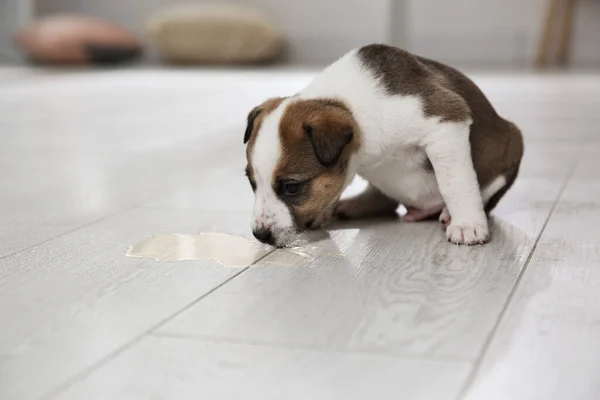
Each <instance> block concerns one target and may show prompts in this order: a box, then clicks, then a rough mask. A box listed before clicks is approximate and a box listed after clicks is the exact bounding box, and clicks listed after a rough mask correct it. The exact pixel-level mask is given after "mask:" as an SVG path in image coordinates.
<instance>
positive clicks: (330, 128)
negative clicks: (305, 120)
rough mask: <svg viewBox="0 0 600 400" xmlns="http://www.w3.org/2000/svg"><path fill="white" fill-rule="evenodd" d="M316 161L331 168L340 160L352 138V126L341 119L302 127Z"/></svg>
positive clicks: (322, 121) (324, 120) (325, 120)
mask: <svg viewBox="0 0 600 400" xmlns="http://www.w3.org/2000/svg"><path fill="white" fill-rule="evenodd" d="M304 132H305V133H306V135H307V136H308V139H309V140H310V143H311V144H312V148H313V150H314V152H315V155H316V156H317V159H318V160H319V162H320V163H321V165H323V166H324V167H328V168H329V167H332V166H334V165H335V164H337V162H338V161H339V160H340V157H341V156H342V154H343V153H344V150H345V149H346V146H348V145H349V144H350V142H352V139H353V138H354V130H353V127H352V124H350V123H348V122H346V121H344V120H342V119H336V118H333V119H328V118H325V119H319V120H317V121H314V122H312V123H310V124H306V125H304Z"/></svg>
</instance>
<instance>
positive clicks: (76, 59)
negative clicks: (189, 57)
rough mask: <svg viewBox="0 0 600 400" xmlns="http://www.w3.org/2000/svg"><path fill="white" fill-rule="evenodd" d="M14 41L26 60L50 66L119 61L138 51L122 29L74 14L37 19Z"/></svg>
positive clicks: (136, 45) (126, 32)
mask: <svg viewBox="0 0 600 400" xmlns="http://www.w3.org/2000/svg"><path fill="white" fill-rule="evenodd" d="M15 42H16V44H17V45H18V46H19V48H20V49H21V51H23V52H24V53H25V54H26V55H27V56H28V57H29V58H30V59H32V60H34V61H37V62H42V63H50V64H87V63H97V62H119V61H125V60H127V59H131V58H133V57H135V56H136V55H138V54H139V53H140V50H141V45H140V42H139V41H138V39H137V38H136V37H135V36H133V35H132V34H131V33H129V32H128V31H126V30H125V29H123V28H121V27H119V26H117V25H115V24H112V23H109V22H106V21H102V20H99V19H96V18H91V17H85V16H77V15H55V16H49V17H45V18H40V19H38V20H37V21H34V22H33V23H31V24H29V25H28V26H26V27H24V28H23V29H21V30H20V31H19V32H17V34H16V35H15Z"/></svg>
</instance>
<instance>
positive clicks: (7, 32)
mask: <svg viewBox="0 0 600 400" xmlns="http://www.w3.org/2000/svg"><path fill="white" fill-rule="evenodd" d="M31 4H32V3H30V2H29V0H0V61H10V62H16V61H18V60H20V56H19V54H18V53H17V51H16V49H15V47H14V45H13V35H14V33H15V31H16V30H17V29H18V28H19V27H20V26H21V25H22V24H23V23H25V22H26V21H27V20H28V19H29V17H30V16H31V15H32V14H33V9H32V7H31Z"/></svg>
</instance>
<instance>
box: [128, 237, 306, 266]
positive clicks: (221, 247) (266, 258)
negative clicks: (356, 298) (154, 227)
mask: <svg viewBox="0 0 600 400" xmlns="http://www.w3.org/2000/svg"><path fill="white" fill-rule="evenodd" d="M126 256H127V257H138V258H150V259H153V260H155V261H186V260H187V261H189V260H213V261H216V262H218V263H220V264H222V265H225V266H228V267H247V266H249V265H251V264H253V265H261V264H278V265H288V266H290V265H295V264H297V263H298V262H300V261H302V260H305V259H306V258H314V256H313V255H312V254H309V253H307V252H306V251H304V250H303V249H301V248H286V249H278V250H276V251H273V247H271V246H268V245H265V244H262V243H258V242H256V241H254V240H250V239H247V238H245V237H241V236H233V235H228V234H226V233H208V232H207V233H200V234H197V235H187V234H180V233H166V234H157V235H152V236H150V237H149V238H147V239H145V240H143V241H141V242H139V243H137V244H135V245H133V246H130V247H129V249H128V250H127V253H126Z"/></svg>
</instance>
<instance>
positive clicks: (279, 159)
mask: <svg viewBox="0 0 600 400" xmlns="http://www.w3.org/2000/svg"><path fill="white" fill-rule="evenodd" d="M244 143H245V144H247V148H246V156H247V161H248V165H247V168H246V174H247V176H248V179H249V181H250V184H251V186H252V189H253V190H254V192H255V205H254V216H253V222H252V230H253V233H254V236H255V237H256V238H257V239H258V240H260V241H261V242H264V243H268V244H271V245H274V246H277V247H283V246H287V245H290V244H291V243H292V242H293V241H294V240H295V239H296V237H297V235H298V234H299V233H300V232H302V231H303V230H305V229H313V228H318V227H321V226H323V225H325V224H326V223H327V222H328V221H330V220H331V219H332V218H363V217H371V216H375V215H379V214H385V213H392V212H395V210H396V209H397V208H398V206H399V205H400V204H402V205H404V206H405V207H406V209H407V213H406V214H405V215H404V219H405V220H407V221H417V220H422V219H426V218H431V217H434V216H437V215H439V219H440V221H441V222H442V223H443V225H444V228H445V230H446V237H447V239H448V240H449V241H450V242H452V243H457V244H467V245H471V244H479V243H481V244H482V243H484V242H486V241H487V240H488V237H489V228H488V220H487V214H488V213H489V212H490V211H491V210H492V209H493V208H494V207H495V206H496V204H497V203H498V201H499V200H500V198H501V197H502V196H503V195H504V194H505V193H506V191H507V190H508V189H509V188H510V187H511V185H512V184H513V182H514V180H515V178H516V176H517V173H518V171H519V165H520V162H521V157H522V155H523V138H522V136H521V132H520V130H519V128H517V126H516V125H515V124H513V123H512V122H510V121H507V120H505V119H503V118H501V117H500V116H499V115H498V114H497V113H496V111H495V110H494V108H493V107H492V105H491V104H490V103H489V101H488V100H487V98H486V97H485V96H484V94H483V93H482V92H481V91H480V90H479V88H478V87H477V86H476V85H475V84H474V83H473V82H472V81H471V80H469V79H468V78H467V77H466V76H464V75H463V74H462V73H460V72H458V71H457V70H455V69H453V68H450V67H448V66H446V65H443V64H441V63H438V62H436V61H432V60H428V59H426V58H422V57H418V56H415V55H413V54H411V53H409V52H407V51H404V50H401V49H398V48H395V47H391V46H386V45H379V44H374V45H369V46H365V47H362V48H359V49H355V50H352V51H350V52H349V53H348V54H346V55H345V56H343V57H342V58H341V59H339V60H338V61H336V62H334V63H333V64H331V65H330V66H329V67H327V68H326V69H325V70H324V71H323V72H321V73H320V74H319V75H317V76H316V77H315V79H314V80H313V81H312V82H311V83H310V84H309V85H308V87H306V88H305V89H304V90H302V91H301V92H300V93H298V94H296V95H294V96H291V97H286V98H273V99H269V100H267V101H265V102H264V103H262V104H261V105H259V106H257V107H256V108H254V109H253V110H252V111H251V112H250V114H249V115H248V126H247V128H246V132H245V135H244ZM357 174H358V175H360V176H361V177H363V178H364V179H366V180H367V181H368V182H369V185H368V187H367V188H366V190H365V191H364V192H363V193H361V194H359V195H357V196H356V197H353V198H350V199H343V200H340V195H341V193H342V192H343V191H344V189H345V188H346V187H347V186H348V185H349V184H350V183H351V182H352V180H353V179H354V177H355V175H357Z"/></svg>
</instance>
